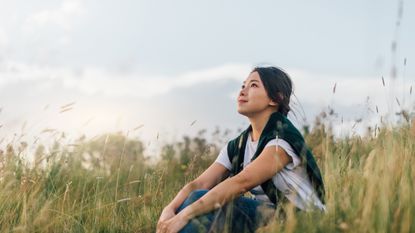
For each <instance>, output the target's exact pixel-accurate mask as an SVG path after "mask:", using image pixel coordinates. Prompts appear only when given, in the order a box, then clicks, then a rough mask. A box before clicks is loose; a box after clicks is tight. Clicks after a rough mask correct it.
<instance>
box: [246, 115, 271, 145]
mask: <svg viewBox="0 0 415 233" xmlns="http://www.w3.org/2000/svg"><path fill="white" fill-rule="evenodd" d="M272 113H273V112H268V111H264V112H263V113H262V114H257V115H255V116H252V117H248V118H249V121H250V122H251V126H252V134H251V140H252V141H257V140H258V139H259V137H260V136H261V133H262V131H263V130H264V128H265V125H266V124H267V122H268V120H269V117H270V116H271V114H272Z"/></svg>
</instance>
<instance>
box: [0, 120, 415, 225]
mask: <svg viewBox="0 0 415 233" xmlns="http://www.w3.org/2000/svg"><path fill="white" fill-rule="evenodd" d="M320 126H321V125H320ZM320 126H318V125H317V126H315V127H313V130H312V131H311V132H310V133H308V134H307V135H306V140H307V142H308V144H309V145H310V146H311V148H312V149H313V151H314V153H315V154H316V156H317V158H318V163H319V166H320V168H321V169H322V173H323V176H324V177H323V178H324V181H325V185H326V192H327V200H326V202H327V210H328V211H327V213H326V214H319V213H301V212H300V213H297V212H295V211H292V210H290V209H289V208H288V210H287V214H286V218H285V219H284V220H282V219H277V218H275V219H274V220H273V221H272V222H271V223H270V224H269V225H268V226H266V227H264V228H262V229H260V230H258V232H415V224H414V223H413V222H414V220H415V217H414V216H415V201H414V200H415V192H414V183H413V182H414V178H415V161H414V160H415V143H414V142H415V124H414V125H412V126H411V125H410V124H409V123H405V124H402V125H399V126H395V127H394V128H392V129H387V128H386V127H380V128H377V129H375V131H376V136H375V133H374V132H371V133H368V135H367V136H364V137H360V136H354V137H349V138H343V139H334V138H333V137H332V135H331V133H330V131H327V130H326V129H325V128H324V127H320ZM143 148H144V147H143V145H142V143H141V142H139V141H138V140H132V139H129V138H128V137H127V135H122V134H116V135H103V136H102V137H100V138H97V139H90V140H86V139H85V138H81V139H79V140H78V141H77V142H75V143H74V144H73V145H61V144H59V143H56V144H55V145H54V146H53V148H42V147H39V148H38V150H37V151H36V154H35V155H34V157H35V161H34V162H33V163H28V162H27V161H26V160H25V159H24V155H25V154H24V148H20V149H19V148H16V146H12V145H8V146H7V147H5V148H0V149H1V150H0V158H1V175H0V216H1V217H0V232H154V231H155V226H156V222H157V220H158V217H159V215H160V212H161V210H162V208H163V207H164V206H165V205H167V204H168V203H169V201H170V200H172V198H173V197H174V196H175V195H176V193H177V192H178V191H179V190H180V189H181V188H182V187H183V185H184V184H185V183H187V182H189V181H190V180H192V179H193V178H195V177H197V176H198V175H199V174H200V173H201V172H202V171H203V170H204V169H206V168H207V166H209V165H210V163H211V162H212V161H213V160H214V159H215V158H216V156H217V153H218V148H219V147H218V146H217V145H216V146H215V144H211V143H208V142H207V141H206V140H205V138H203V137H196V138H193V139H192V138H184V139H183V141H182V142H177V143H175V144H170V145H165V147H164V148H163V150H162V155H161V157H162V158H163V159H162V160H160V161H159V162H158V163H157V164H155V165H154V164H153V165H150V164H149V163H147V161H146V157H145V156H144V155H143V151H144V150H143Z"/></svg>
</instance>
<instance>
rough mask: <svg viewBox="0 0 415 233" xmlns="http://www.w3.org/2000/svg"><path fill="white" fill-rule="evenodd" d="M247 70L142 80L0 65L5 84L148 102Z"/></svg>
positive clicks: (236, 67)
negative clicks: (53, 84) (58, 85)
mask: <svg viewBox="0 0 415 233" xmlns="http://www.w3.org/2000/svg"><path fill="white" fill-rule="evenodd" d="M249 69H250V66H248V65H243V64H229V65H223V66H220V67H214V68H211V69H205V70H199V71H192V72H186V73H184V74H180V75H177V76H143V75H141V74H139V73H131V74H127V75H126V74H118V73H111V72H108V71H106V70H104V69H99V68H94V67H89V68H85V69H84V70H83V71H82V72H80V73H78V72H75V71H72V70H68V69H65V68H55V67H45V66H37V65H27V64H24V63H18V62H10V61H9V62H5V63H0V74H1V76H2V82H0V87H1V86H5V85H6V84H7V83H16V82H21V81H30V80H38V81H39V82H42V81H48V80H61V81H62V83H63V84H64V86H66V87H68V88H74V89H77V90H79V91H82V92H84V93H86V94H88V95H92V94H95V93H103V94H106V95H108V96H114V97H117V96H134V97H140V98H151V97H153V96H156V95H160V94H164V93H167V92H169V91H171V90H173V89H174V88H180V87H189V86H192V85H195V84H198V83H208V82H216V81H220V80H227V79H236V80H243V79H244V78H245V76H246V74H247V73H248V71H249Z"/></svg>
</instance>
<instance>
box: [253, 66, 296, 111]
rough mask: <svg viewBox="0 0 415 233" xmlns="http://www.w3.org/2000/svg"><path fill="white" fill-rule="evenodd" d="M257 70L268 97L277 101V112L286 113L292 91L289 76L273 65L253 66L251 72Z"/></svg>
mask: <svg viewBox="0 0 415 233" xmlns="http://www.w3.org/2000/svg"><path fill="white" fill-rule="evenodd" d="M255 71H256V72H258V74H259V77H260V78H261V81H262V83H263V84H264V87H265V91H266V92H267V94H268V97H269V98H271V99H272V100H273V101H275V102H277V103H278V110H277V111H278V112H280V113H281V114H283V115H284V116H287V115H288V112H289V111H290V110H291V108H290V97H291V93H292V82H291V78H290V77H289V76H288V74H287V73H286V72H284V71H283V70H281V69H280V68H277V67H274V66H267V67H255V68H254V69H253V70H252V71H251V73H252V72H255Z"/></svg>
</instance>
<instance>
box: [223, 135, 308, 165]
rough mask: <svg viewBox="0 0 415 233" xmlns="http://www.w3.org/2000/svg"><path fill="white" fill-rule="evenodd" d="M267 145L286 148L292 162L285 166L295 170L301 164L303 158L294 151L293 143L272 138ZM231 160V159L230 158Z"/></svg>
mask: <svg viewBox="0 0 415 233" xmlns="http://www.w3.org/2000/svg"><path fill="white" fill-rule="evenodd" d="M267 146H279V147H281V148H282V149H284V151H285V153H287V154H288V156H290V157H291V159H292V162H290V163H289V164H287V165H286V166H285V168H287V169H290V170H293V169H294V168H296V167H297V166H298V165H300V164H301V159H300V157H299V156H298V155H297V154H296V153H295V152H294V149H293V148H292V147H291V145H290V144H289V143H288V142H287V141H285V140H283V139H280V138H279V139H272V140H271V141H269V142H268V143H267V144H266V145H265V147H267ZM228 160H229V159H228Z"/></svg>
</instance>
